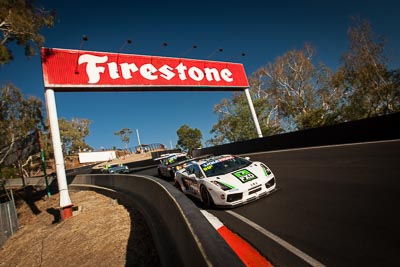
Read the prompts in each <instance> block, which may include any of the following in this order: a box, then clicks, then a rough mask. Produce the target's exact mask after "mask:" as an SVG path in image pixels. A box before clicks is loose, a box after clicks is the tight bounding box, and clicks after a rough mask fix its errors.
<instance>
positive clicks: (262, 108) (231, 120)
mask: <svg viewBox="0 0 400 267" xmlns="http://www.w3.org/2000/svg"><path fill="white" fill-rule="evenodd" d="M251 95H252V98H253V105H254V109H255V111H256V114H257V117H258V120H259V123H260V127H261V131H262V133H263V134H266V135H271V134H276V133H279V132H280V129H279V128H278V127H275V126H273V125H272V124H270V123H269V119H268V116H269V114H268V112H266V111H267V110H269V108H268V104H269V103H268V101H266V99H265V98H262V97H258V98H257V96H256V95H257V93H256V92H255V90H252V91H251ZM214 113H216V114H218V122H217V123H216V124H214V125H213V128H212V130H211V131H210V133H212V134H213V138H211V139H210V140H207V141H206V144H207V145H218V144H224V143H231V142H237V141H243V140H248V139H252V138H257V132H256V129H255V125H254V122H253V120H252V116H251V112H250V108H249V105H248V103H247V98H246V96H245V94H244V93H234V94H233V95H232V98H231V99H229V100H228V99H223V100H222V101H221V102H220V103H219V104H217V105H216V106H215V107H214Z"/></svg>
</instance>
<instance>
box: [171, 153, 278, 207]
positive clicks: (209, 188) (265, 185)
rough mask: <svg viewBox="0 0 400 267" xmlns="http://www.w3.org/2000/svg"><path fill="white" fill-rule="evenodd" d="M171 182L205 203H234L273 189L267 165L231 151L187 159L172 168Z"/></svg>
mask: <svg viewBox="0 0 400 267" xmlns="http://www.w3.org/2000/svg"><path fill="white" fill-rule="evenodd" d="M175 185H176V186H177V187H178V189H180V190H181V191H182V192H183V193H184V194H187V195H191V196H194V197H195V198H197V199H199V200H201V201H202V203H203V204H204V205H205V206H206V207H207V208H209V207H213V206H218V207H228V208H229V207H236V206H239V205H243V204H245V203H248V202H251V201H254V200H257V199H259V198H261V197H264V196H266V195H268V194H270V193H272V192H273V191H275V190H276V188H277V185H276V179H275V176H274V174H273V173H272V171H271V169H270V168H268V167H267V165H265V164H264V163H262V162H259V161H254V162H252V161H250V158H248V157H246V158H243V157H238V156H234V155H220V156H213V157H210V158H206V159H201V160H194V161H191V162H189V163H188V164H187V166H185V167H184V168H182V169H180V170H178V171H176V172H175Z"/></svg>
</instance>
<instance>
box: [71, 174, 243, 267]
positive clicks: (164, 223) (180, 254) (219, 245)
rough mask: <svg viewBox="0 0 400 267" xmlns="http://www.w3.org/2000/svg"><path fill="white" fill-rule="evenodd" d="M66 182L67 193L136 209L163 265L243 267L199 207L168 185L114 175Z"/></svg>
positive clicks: (87, 176) (148, 178) (151, 179)
mask: <svg viewBox="0 0 400 267" xmlns="http://www.w3.org/2000/svg"><path fill="white" fill-rule="evenodd" d="M70 179H72V180H71V181H68V183H69V188H70V189H71V190H74V189H76V190H93V191H97V192H99V193H102V194H105V195H108V196H110V197H114V198H117V199H118V200H119V201H121V203H122V204H123V205H125V206H127V207H133V208H136V209H138V210H139V212H140V213H141V214H143V216H144V218H145V220H146V222H147V225H148V226H149V228H150V231H151V233H152V236H153V239H154V242H155V244H156V248H157V251H158V252H159V256H160V260H161V264H162V265H163V266H233V267H234V266H244V264H243V263H242V261H241V260H240V259H239V257H238V256H237V255H236V254H235V252H234V251H233V250H232V249H231V248H230V247H229V245H228V244H227V243H226V242H225V241H224V240H223V239H222V237H221V236H220V235H219V234H218V232H217V231H216V230H215V229H214V227H213V226H212V225H211V224H210V223H209V222H208V220H207V219H206V218H205V217H204V216H203V214H202V213H201V212H200V210H199V208H198V207H196V206H195V205H194V203H193V202H192V201H190V200H189V199H188V198H187V197H186V196H185V195H183V194H182V193H181V192H179V191H178V190H177V189H176V188H175V187H173V186H172V185H171V184H169V183H168V182H166V181H163V180H161V179H158V178H155V177H151V176H145V175H115V174H114V175H107V174H80V175H77V176H75V177H71V178H70ZM99 214H100V213H99Z"/></svg>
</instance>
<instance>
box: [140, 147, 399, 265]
mask: <svg viewBox="0 0 400 267" xmlns="http://www.w3.org/2000/svg"><path fill="white" fill-rule="evenodd" d="M399 152H400V140H394V141H382V142H373V143H364V144H351V145H337V146H330V147H317V148H306V149H295V150H285V151H274V152H264V153H257V154H250V155H249V156H250V158H251V159H252V160H260V161H263V162H264V163H266V164H267V165H268V166H269V167H270V168H271V169H272V171H273V172H274V174H275V176H276V178H277V183H278V186H279V190H278V191H276V192H274V193H273V194H271V195H270V196H267V197H265V198H263V199H261V200H258V201H257V202H253V203H250V204H248V205H245V206H241V207H238V208H235V209H231V210H208V211H209V212H211V213H212V214H214V215H215V216H217V217H218V218H219V219H220V220H221V221H222V222H223V223H224V224H225V225H226V226H227V227H228V228H230V229H231V230H232V231H234V232H236V233H237V234H239V235H240V236H241V237H242V238H244V239H246V240H247V241H248V242H249V243H251V244H252V245H253V246H254V247H255V248H257V249H258V250H259V251H260V253H261V254H262V255H264V256H265V257H266V258H267V259H268V260H269V261H271V263H272V264H273V265H274V266H296V267H297V266H367V265H368V266H398V265H399V260H398V259H397V257H398V252H399V249H398V248H399V244H400V230H399V226H400V219H399V216H398V215H397V213H398V211H399V210H400V208H399V203H400V201H399V196H400V175H399V174H400V153H399ZM140 173H141V174H146V175H154V176H157V172H156V169H155V168H153V169H148V170H143V171H140Z"/></svg>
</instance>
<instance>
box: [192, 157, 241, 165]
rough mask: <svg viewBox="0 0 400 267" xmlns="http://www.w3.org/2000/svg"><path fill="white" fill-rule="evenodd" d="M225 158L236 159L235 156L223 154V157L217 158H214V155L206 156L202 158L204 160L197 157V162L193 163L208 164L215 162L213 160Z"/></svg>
mask: <svg viewBox="0 0 400 267" xmlns="http://www.w3.org/2000/svg"><path fill="white" fill-rule="evenodd" d="M226 157H236V156H235V155H232V154H224V155H218V156H214V155H211V156H210V155H208V157H204V158H201V157H199V160H194V162H196V163H197V164H200V165H201V164H204V163H208V162H212V161H215V160H218V159H223V158H226Z"/></svg>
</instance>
